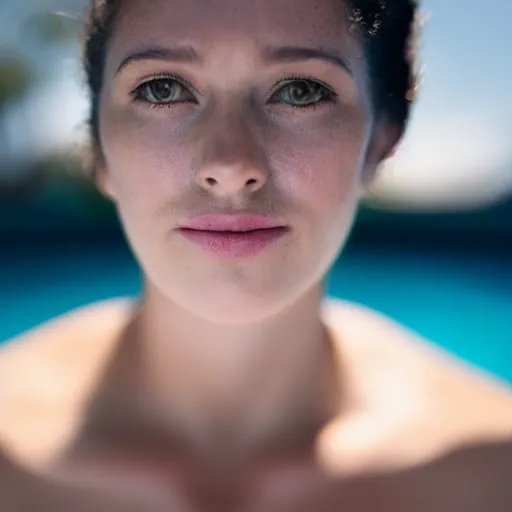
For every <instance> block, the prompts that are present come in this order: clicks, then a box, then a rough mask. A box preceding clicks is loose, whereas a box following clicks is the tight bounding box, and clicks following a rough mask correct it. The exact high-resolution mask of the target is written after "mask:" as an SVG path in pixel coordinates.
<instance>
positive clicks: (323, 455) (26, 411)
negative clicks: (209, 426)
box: [0, 300, 512, 512]
mask: <svg viewBox="0 0 512 512" xmlns="http://www.w3.org/2000/svg"><path fill="white" fill-rule="evenodd" d="M133 308H134V305H133V304H132V303H130V302H128V301H126V300H119V301H109V302H105V303H99V304H95V305H92V306H90V307H87V308H83V309H81V310H78V311H76V312H72V313H70V314H68V315H65V316H63V317H60V318H58V319H56V320H54V321H52V322H50V323H49V324H47V325H45V326H43V327H41V328H38V329H35V330H34V331H32V332H29V333H27V334H26V335H24V336H23V337H22V338H20V339H17V340H13V342H12V343H10V344H8V345H6V346H5V347H4V348H3V350H2V352H1V355H0V375H1V376H2V381H1V384H2V392H3V398H4V399H3V400H2V410H1V416H2V418H3V419H4V421H3V422H2V426H1V428H2V431H1V440H2V445H3V446H4V449H5V455H6V457H8V460H7V458H6V459H5V460H4V461H3V462H4V469H3V473H2V474H3V475H5V477H4V478H2V482H5V483H6V485H8V492H6V493H5V494H4V493H2V496H4V500H5V499H8V498H7V497H8V496H9V494H12V493H13V492H14V490H15V489H18V493H19V495H18V496H16V497H15V498H11V499H15V500H17V501H16V506H17V507H19V508H13V510H20V511H24V510H32V509H31V508H30V507H31V506H33V504H34V503H39V504H40V503H41V502H44V500H47V502H48V503H49V504H50V505H51V506H52V507H54V508H53V510H60V509H59V508H58V507H59V506H61V507H62V510H65V509H66V507H67V506H71V505H72V506H73V508H74V510H84V512H85V511H89V510H96V508H95V507H109V510H134V511H135V510H141V511H142V510H152V511H155V512H157V511H160V510H162V511H163V510H183V511H188V510H191V511H203V510H204V511H207V510H212V511H213V510H237V511H246V510H247V511H253V510H254V511H258V512H259V511H264V510H265V511H272V510H276V511H277V510H285V511H287V510H290V511H292V510H304V511H306V510H308V511H309V510H320V511H326V512H328V511H329V512H330V511H331V510H338V509H339V507H340V506H344V505H345V504H346V506H350V507H352V508H353V509H354V510H357V511H361V512H365V511H366V510H368V511H372V512H373V511H374V510H379V511H383V512H387V511H388V510H389V511H390V512H391V511H393V510H400V509H399V508H398V509H397V508H396V507H397V506H398V505H400V506H404V507H406V508H404V510H405V509H409V508H410V507H413V508H414V510H419V511H423V510H424V511H425V512H427V511H428V512H430V511H434V510H441V511H444V510H446V511H447V512H448V511H449V510H455V511H458V510H461V511H463V510H464V511H466V510H469V511H472V510H475V511H480V510H490V511H492V512H494V511H496V512H501V511H505V510H508V508H507V507H510V504H511V503H512V501H511V499H512V495H511V492H510V487H509V475H510V470H511V469H512V393H511V391H510V389H509V388H507V387H506V386H505V385H504V384H503V383H500V382H498V381H496V380H494V379H492V378H490V377H489V376H487V375H484V374H482V373H480V372H478V371H476V370H474V369H471V368H469V367H467V366H466V365H464V364H463V363H461V362H459V361H457V360H455V359H453V358H452V357H451V356H449V355H448V354H446V353H444V352H443V351H441V350H440V349H437V348H434V347H433V346H431V345H429V344H428V343H426V342H425V341H424V340H421V339H419V338H417V337H416V336H415V335H414V334H412V333H410V332H408V331H406V330H404V329H403V328H401V327H400V326H398V325H396V324H395V323H394V322H392V321H391V320H389V319H386V318H384V317H381V316H380V315H378V314H376V313H374V312H371V311H369V310H366V309H365V308H362V307H359V306H356V305H353V304H344V303H328V304H326V307H325V309H324V318H325V321H326V322H327V324H328V325H330V326H331V332H332V333H335V336H336V337H335V338H333V341H334V344H335V346H336V351H335V353H336V358H337V361H338V362H339V368H344V371H343V373H340V374H339V379H338V380H337V383H336V386H337V387H338V389H339V390H340V394H339V396H340V397H341V396H342V393H341V391H342V390H343V393H344V397H345V398H344V399H343V401H342V403H343V404H344V405H341V404H340V412H339V414H338V415H335V416H333V417H332V418H330V419H329V418H327V417H325V418H324V421H325V423H323V424H322V423H321V420H319V424H318V425H316V426H313V427H312V428H304V427H302V428H298V429H297V427H294V426H293V425H291V426H288V430H287V432H282V433H280V434H281V435H282V434H284V435H286V436H290V435H291V436H297V437H296V439H297V440H298V441H297V442H296V443H288V446H286V447H285V448H284V449H283V448H281V449H280V450H273V449H263V450H262V451H261V452H260V453H259V454H257V455H256V456H254V454H252V455H251V456H250V457H248V458H247V457H246V454H247V452H245V451H242V452H240V453H241V454H242V455H240V453H239V454H237V453H236V450H237V448H240V446H238V447H236V446H234V445H233V444H231V445H229V444H228V445H224V446H221V447H219V454H218V455H217V453H216V452H213V451H212V452H211V457H215V456H217V457H218V458H217V459H216V460H213V458H210V454H208V453H206V452H199V451H196V452H194V451H193V450H191V451H190V452H188V453H187V449H184V445H183V444H181V443H182V441H183V439H181V440H178V438H177V437H176V431H171V429H170V425H169V424H167V423H162V421H161V419H160V421H159V420H157V419H156V418H155V417H151V418H150V419H149V418H141V416H140V410H139V409H138V407H136V406H135V405H134V404H133V402H131V403H130V410H128V409H127V406H126V398H127V397H126V396H124V397H123V398H124V402H125V403H124V404H123V408H124V409H123V412H124V414H123V415H121V416H120V417H117V419H119V420H120V421H119V423H112V421H113V420H115V419H116V417H115V415H119V414H120V411H121V410H122V409H121V404H120V398H121V397H120V396H119V395H117V396H116V394H115V393H114V391H113V388H116V387H119V384H120V383H122V384H121V385H122V386H123V389H126V388H125V387H124V386H125V384H126V383H125V381H124V377H122V376H121V374H120V373H122V372H119V371H117V372H116V374H117V376H116V378H110V379H109V382H110V384H109V385H106V384H105V376H106V375H107V374H110V375H113V373H112V372H113V368H115V367H118V368H119V365H118V364H116V361H119V358H120V354H121V352H120V351H119V348H120V347H121V346H122V345H123V344H127V343H129V340H130V329H131V328H132V327H131V326H132V325H133V324H132V321H133ZM342 325H343V327H342ZM78 333H80V334H79V335H78ZM376 334H378V335H377V336H376ZM384 363H385V364H384ZM116 379H119V381H118V382H116ZM99 383H103V384H101V385H100V384H99ZM274 386H275V387H274V391H275V392H278V391H279V381H277V382H276V383H275V385H274ZM347 390H350V392H349V393H347ZM133 392H134V390H133V388H132V389H130V390H129V391H128V394H132V393H133ZM255 392H257V390H255ZM107 396H109V397H110V398H103V397H107ZM99 397H102V400H101V401H104V409H102V411H101V413H100V414H98V413H97V412H94V413H93V411H94V407H93V405H92V404H94V403H97V402H98V401H100V400H99ZM114 397H115V398H114ZM144 398H145V400H147V401H148V402H149V401H152V400H153V397H144ZM114 411H115V414H114ZM126 414H131V417H130V418H129V419H128V418H127V416H126ZM141 419H145V420H147V423H146V425H145V426H144V427H143V428H141V429H140V430H136V431H135V430H134V431H133V433H132V432H130V431H129V430H130V427H129V426H130V425H131V426H132V427H133V426H134V425H135V424H136V423H137V422H138V421H139V420H141ZM150 421H152V422H153V423H152V424H150V423H149V422H150ZM122 422H125V423H123V424H120V423H122ZM107 424H109V427H110V428H109V429H108V430H107V429H104V430H102V429H101V428H100V426H106V425H107ZM139 424H140V423H139ZM85 425H87V427H85ZM282 445H283V443H281V446H282ZM233 448H234V449H233ZM259 448H261V446H260V447H259ZM267 448H268V447H267ZM230 459H231V460H230ZM6 464H9V466H8V467H5V465H6ZM22 468H25V469H23V470H22ZM0 471H1V469H0ZM24 471H26V473H24ZM29 471H30V472H31V473H32V475H39V477H34V476H29V473H28V472H29ZM219 475H220V476H219ZM39 478H40V479H41V480H38V479H39ZM461 487H463V492H462V491H461ZM27 489H35V491H34V492H31V493H29V492H28V491H27ZM20 490H21V493H20V492H19V491H20ZM498 498H499V499H498ZM7 503H9V502H7ZM397 504H398V505H397ZM78 506H81V507H83V508H81V509H80V508H76V507H78ZM230 506H231V507H233V508H232V509H229V507H230ZM24 507H25V508H24ZM116 507H117V508H116ZM148 507H150V508H148ZM172 507H176V508H172ZM216 507H218V508H216ZM301 507H302V508H301ZM457 507H458V508H457ZM472 507H473V508H472Z"/></svg>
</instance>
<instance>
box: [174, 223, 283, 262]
mask: <svg viewBox="0 0 512 512" xmlns="http://www.w3.org/2000/svg"><path fill="white" fill-rule="evenodd" d="M178 231H179V233H181V234H182V235H183V236H184V237H185V238H187V239H188V240H190V241H191V242H193V243H195V244H197V245H200V246H201V247H202V248H203V249H205V250H206V251H208V252H212V253H214V254H218V255H221V256H227V257H231V258H246V257H250V256H255V255H256V254H258V253H260V252H262V251H263V250H264V249H266V248H267V247H269V246H270V245H272V244H274V243H275V242H277V241H278V240H279V239H280V238H282V237H283V236H284V235H286V233H288V231H289V230H288V228H286V227H279V228H269V229H256V230H254V231H244V232H242V231H236V232H232V231H200V230H195V229H179V230H178Z"/></svg>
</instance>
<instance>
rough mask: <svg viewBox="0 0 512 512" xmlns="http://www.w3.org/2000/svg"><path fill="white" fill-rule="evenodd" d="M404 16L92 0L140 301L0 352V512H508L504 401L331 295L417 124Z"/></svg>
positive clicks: (105, 176) (108, 163) (109, 186)
mask: <svg viewBox="0 0 512 512" xmlns="http://www.w3.org/2000/svg"><path fill="white" fill-rule="evenodd" d="M416 9H417V6H416V5H415V3H414V2H413V1H412V0H393V1H391V0H390V1H389V2H380V1H374V2H371V1H365V0H352V1H351V2H350V3H349V2H348V0H259V1H258V2H249V1H243V2H241V1H240V0H210V1H209V2H203V1H201V0H118V1H114V0H110V1H106V0H104V1H96V2H93V5H92V6H91V15H90V22H89V24H88V25H87V33H86V52H85V64H86V72H87V77H88V83H89V86H90V91H91V96H92V115H91V128H92V136H93V145H94V150H95V151H94V154H95V164H94V169H95V171H94V172H95V175H94V178H95V179H96V181H97V183H98V186H99V187H100V189H101V190H102V191H103V192H104V193H105V194H106V195H108V196H109V197H110V198H111V199H112V201H114V203H115V205H116V207H117V209H118V212H119V215H120V218H121V220H122V224H123V226H124V229H125V232H126V235H127V239H128V241H129V243H130V244H131V247H132V249H133V251H134V253H135V254H136V257H137V258H138V261H139V262H140V265H141V267H142V269H143V271H144V276H145V287H144V293H143V295H142V296H141V298H140V301H139V302H138V303H136V304H132V303H131V302H130V301H127V300H113V301H109V302H104V303H100V304H95V305H92V306H90V307H87V308H84V309H81V310H78V311H75V312H73V313H71V314H69V315H66V316H63V317H61V318H58V319H56V320H54V321H51V322H49V323H48V324H47V325H44V326H42V327H40V328H38V329H35V330H33V331H32V332H29V333H27V334H26V335H24V336H22V339H19V340H16V341H15V343H11V344H10V345H8V346H7V347H6V348H5V349H4V350H3V352H2V355H1V359H0V366H1V368H0V375H1V378H2V385H3V392H4V397H6V400H4V401H3V402H2V408H3V409H2V418H3V422H2V425H1V433H0V434H1V437H0V439H1V440H2V444H3V447H4V451H5V457H4V459H3V461H2V464H3V475H4V476H3V477H2V478H0V482H2V485H4V486H5V487H6V489H5V491H4V492H2V493H1V494H0V500H2V499H3V500H4V503H5V504H6V505H9V507H10V508H9V510H21V511H25V510H43V509H45V508H44V507H48V509H51V510H67V509H68V508H69V509H72V510H98V509H104V510H151V511H157V510H184V511H188V510H190V511H196V510H197V511H199V510H237V511H238V510H240V511H264V510H265V511H267V510H280V511H283V510H285V511H286V510H290V511H291V510H294V511H296V510H315V511H317V510H318V511H324V512H326V511H327V510H329V511H331V510H343V509H344V508H347V509H350V510H354V511H366V510H368V511H370V510H371V511H376V510H379V511H380V510H384V511H388V510H390V511H391V510H393V511H396V510H400V511H401V510H420V511H422V510H425V511H426V510H435V511H439V510H441V511H442V510H447V511H448V510H450V511H454V510H464V511H467V510H473V508H471V507H479V508H474V510H484V508H481V507H482V506H483V507H485V510H500V511H501V510H510V507H511V506H512V500H510V498H511V496H510V495H508V496H506V493H508V492H509V490H508V486H506V485H505V479H506V471H507V469H508V468H509V466H507V465H508V464H509V461H510V450H509V451H508V453H507V451H506V448H507V441H510V435H511V432H512V398H511V394H510V391H509V390H507V389H505V388H504V387H503V386H502V385H500V384H498V383H497V382H494V381H492V380H491V379H488V378H485V377H483V376H482V375H480V374H478V373H476V372H474V371H473V370H469V369H467V368H466V367H464V366H463V365H462V364H460V363H459V362H456V361H452V360H451V359H450V358H449V357H447V356H446V354H443V353H441V352H440V351H437V350H434V349H433V348H431V347H429V346H428V345H427V344H426V343H425V342H422V341H420V340H417V339H415V336H414V335H412V334H411V333H409V332H407V331H405V330H404V329H402V328H400V327H399V326H397V325H395V324H394V323H393V322H392V321H390V320H388V319H386V318H383V317H382V316H380V315H379V314H377V313H376V312H372V311H369V310H367V309H364V308H362V307H360V306H357V305H351V304H344V303H338V302H324V299H323V280H324V277H325V275H326V273H327V272H328V270H329V267H330V265H331V264H332V263H333V261H334V260H335V258H336V256H337V255H338V253H339V251H340V248H341V247H342V246H343V244H344V241H345V239H346V237H347V234H348V232H349V230H350V227H351V225H352V222H353V218H354V212H355V210H356V208H357V204H358V199H359V197H360V195H361V193H362V191H363V190H364V188H365V187H366V186H367V185H368V184H369V183H371V182H372V180H373V179H374V176H375V174H376V170H377V168H378V166H379V164H380V163H381V162H382V161H383V160H384V159H385V158H387V157H388V156H389V155H390V154H391V152H392V150H393V148H394V147H395V145H396V144H397V142H398V141H399V139H400V137H401V136H402V134H403V132H404V129H405V125H406V123H407V118H408V115H409V107H410V105H409V103H410V99H411V91H412V90H413V88H414V81H413V73H412V66H413V63H412V52H411V47H410V46H411V45H410V41H411V40H412V39H413V37H412V36H413V34H412V31H413V27H414V24H413V21H414V18H415V15H416ZM491 442H496V443H498V442H501V443H503V445H502V446H499V447H495V446H494V445H489V446H483V447H482V448H478V449H477V448H472V449H470V450H469V451H467V452H465V451H461V452H460V453H459V454H457V455H453V456H449V457H448V458H447V459H444V458H443V456H444V455H445V454H447V453H449V452H452V451H454V450H457V449H458V448H461V450H462V447H463V446H467V445H470V446H473V447H475V446H477V445H479V444H485V443H491ZM484 456H485V457H484ZM491 475H492V478H491ZM470 477H471V478H470ZM468 478H470V480H471V484H470V485H469V486H468V485H466V484H468V480H467V479H468ZM447 481H449V482H450V485H448V486H447ZM452 484H453V485H452ZM463 484H464V485H463ZM466 487H467V488H466ZM461 488H464V490H465V492H464V493H461V492H460V489H461ZM497 496H498V497H499V499H497V498H496V497H497ZM507 500H508V501H507ZM6 505H4V507H6ZM493 507H494V508H493ZM45 510H46V509H45Z"/></svg>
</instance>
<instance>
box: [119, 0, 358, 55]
mask: <svg viewBox="0 0 512 512" xmlns="http://www.w3.org/2000/svg"><path fill="white" fill-rule="evenodd" d="M121 2H122V7H121V10H120V12H119V16H118V18H117V24H116V31H115V34H114V37H113V40H112V46H111V47H112V49H113V52H114V53H117V52H122V51H123V50H124V49H126V48H127V47H134V46H140V45H151V44H155V45H161V44H162V43H165V42H166V40H168V41H169V42H171V43H174V42H179V43H181V44H190V45H192V46H193V47H194V48H195V49H197V50H198V51H199V52H201V53H207V52H208V51H209V50H211V49H213V48H216V47H219V46H221V45H222V44H223V43H227V44H228V45H229V44H234V45H239V46H242V45H244V43H248V44H250V45H251V46H255V47H257V46H259V45H261V46H267V45H268V46H279V45H292V46H293V45H300V46H304V45H311V46H316V47H328V48H333V49H338V50H341V52H342V53H345V52H346V51H347V50H349V49H352V53H357V54H358V55H357V57H359V56H360V55H359V53H360V52H359V51H358V45H357V44H356V41H355V40H354V38H353V37H351V36H350V34H349V30H348V21H347V18H346V15H345V10H344V9H345V4H344V2H345V0H121Z"/></svg>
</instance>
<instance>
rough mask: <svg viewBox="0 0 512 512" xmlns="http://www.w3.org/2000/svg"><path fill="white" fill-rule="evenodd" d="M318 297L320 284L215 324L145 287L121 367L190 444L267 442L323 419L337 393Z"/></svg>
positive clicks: (161, 417)
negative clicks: (282, 306) (295, 297)
mask: <svg viewBox="0 0 512 512" xmlns="http://www.w3.org/2000/svg"><path fill="white" fill-rule="evenodd" d="M321 307H322V290H321V289H314V290H311V291H310V292H309V293H308V294H307V295H305V296H304V297H302V298H301V299H300V300H299V301H298V302H297V303H295V304H294V305H292V306H291V307H289V308H288V309H286V310H285V311H283V312H281V313H280V314H279V315H276V316H274V317H272V318H267V319H265V320H263V321H261V322H259V323H257V324H251V325H217V324H212V323H211V322H207V321H204V320H202V319H200V318H198V317H196V316H194V315H192V314H191V313H190V312H188V311H184V310H183V309H181V308H179V307H178V306H177V305H176V304H174V303H172V302H171V301H169V300H168V299H166V298H164V297H162V296H161V295H159V294H158V293H157V292H156V291H155V290H152V289H150V288H149V289H148V290H147V293H146V294H145V296H144V298H143V299H142V301H141V303H140V306H139V310H138V313H137V315H136V316H135V319H134V322H133V332H134V336H133V339H134V342H133V343H132V344H131V346H132V348H133V349H134V350H131V351H130V354H131V356H130V355H128V360H127V362H125V364H124V367H125V368H126V367H129V368H132V370H131V371H130V374H131V375H132V376H131V380H133V372H136V375H137V378H136V380H137V382H141V383H142V386H143V390H144V391H143V396H145V397H147V401H148V403H151V405H152V409H153V411H157V416H158V419H157V421H158V422H159V423H160V424H165V423H169V424H171V423H172V429H173V430H174V431H176V430H179V431H181V432H186V435H187V436H188V437H189V438H194V439H193V441H192V439H190V440H191V442H192V443H193V444H196V445H197V444H201V443H202V444H204V445H212V444H216V445H218V444H219V441H220V439H219V438H220V437H224V438H227V439H229V444H230V445H233V444H234V443H236V442H238V444H240V445H245V446H249V445H263V444H265V443H266V442H267V441H268V440H270V439H272V441H268V442H269V443H272V442H274V441H275V439H276V438H277V437H278V436H283V437H286V436H287V435H288V434H289V433H290V430H293V429H295V428H302V429H311V428H315V427H314V425H315V424H316V423H323V422H324V421H326V416H328V415H329V411H330V408H331V403H332V400H333V399H334V400H336V401H337V397H336V396H333V395H336V392H335V391H333V389H334V387H333V386H332V384H333V382H334V380H335V372H336V369H335V365H334V364H333V363H334V355H333V352H332V348H333V347H332V344H331V341H332V340H331V339H330V337H329V334H328V332H327V330H326V328H325V326H324V325H323V323H322V318H321ZM135 368H136V370H135ZM212 437H215V439H212ZM248 449H249V448H248Z"/></svg>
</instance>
